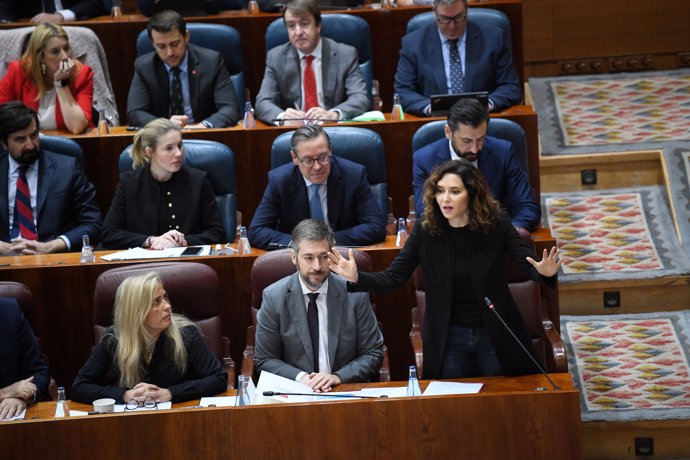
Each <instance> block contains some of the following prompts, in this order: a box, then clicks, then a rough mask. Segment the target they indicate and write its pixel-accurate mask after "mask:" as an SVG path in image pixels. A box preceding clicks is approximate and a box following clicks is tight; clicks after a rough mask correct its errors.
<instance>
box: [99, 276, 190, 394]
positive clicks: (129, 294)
mask: <svg viewBox="0 0 690 460" xmlns="http://www.w3.org/2000/svg"><path fill="white" fill-rule="evenodd" d="M162 285H163V282H162V281H161V278H160V276H159V275H158V273H156V272H149V273H146V274H144V275H138V276H130V277H129V278H126V279H125V280H124V281H123V282H122V284H120V286H119V287H118V288H117V293H116V294H115V312H114V318H113V323H114V328H113V332H112V334H113V335H114V337H115V338H116V339H117V351H116V354H115V361H116V363H117V367H118V368H119V370H120V382H119V384H120V386H124V387H128V388H133V387H134V386H135V385H136V384H137V383H140V382H141V381H142V378H143V368H142V364H143V362H144V360H143V359H142V357H143V354H144V352H145V350H146V344H147V343H150V344H151V345H153V344H154V340H153V337H151V334H150V333H149V331H148V330H147V329H146V326H145V324H144V322H145V320H146V315H148V313H149V311H150V310H151V305H152V304H153V300H154V298H155V296H156V290H157V288H158V286H162ZM187 326H193V327H196V325H195V324H194V323H192V322H191V321H190V320H188V319H187V318H186V317H184V316H182V315H178V314H174V313H173V315H172V321H171V323H170V326H168V327H167V329H165V331H163V334H165V335H167V336H168V339H170V351H171V352H172V353H171V355H172V358H173V360H174V362H175V365H176V366H177V368H178V369H179V371H180V373H184V372H185V369H186V368H187V350H186V349H185V347H184V340H183V331H182V329H183V328H186V327H187Z"/></svg>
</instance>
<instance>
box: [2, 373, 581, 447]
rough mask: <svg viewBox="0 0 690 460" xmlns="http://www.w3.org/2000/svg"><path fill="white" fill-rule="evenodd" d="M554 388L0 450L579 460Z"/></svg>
mask: <svg viewBox="0 0 690 460" xmlns="http://www.w3.org/2000/svg"><path fill="white" fill-rule="evenodd" d="M552 378H553V379H554V380H555V381H556V383H557V384H558V385H559V386H561V388H562V390H560V391H552V390H549V391H534V388H535V387H537V386H544V384H545V382H546V379H545V378H544V377H543V376H541V375H537V376H524V377H516V378H504V377H492V378H485V379H482V381H484V382H485V387H484V389H483V391H482V392H481V393H479V394H476V395H454V396H431V397H419V398H389V399H373V400H372V399H368V400H353V401H342V402H341V401H338V402H320V403H303V404H276V405H264V406H250V407H241V408H234V407H229V408H207V409H202V408H199V409H183V410H169V411H156V412H150V413H137V414H108V415H93V416H87V417H71V418H67V419H50V418H48V419H40V420H26V421H24V422H12V423H5V424H2V425H0V445H2V446H3V456H7V458H22V457H25V456H27V455H28V453H29V452H30V454H31V456H32V457H34V458H42V457H45V458H51V457H54V456H55V455H56V453H57V452H59V455H60V456H61V457H64V458H103V459H110V458H113V459H116V458H147V459H151V458H154V459H155V458H165V459H177V458H180V459H188V458H209V459H215V458H242V459H251V458H256V459H264V458H286V459H298V458H299V459H322V458H357V459H359V458H390V459H402V458H409V459H422V458H432V459H456V458H472V459H474V458H476V459H506V458H528V459H553V458H560V459H580V458H582V435H581V431H580V404H579V394H578V391H577V390H576V389H575V388H574V387H573V384H572V379H571V377H570V375H569V374H554V375H552ZM422 383H424V382H422ZM394 385H395V386H401V385H403V386H404V385H405V383H404V382H398V383H396V384H394ZM343 389H346V388H345V386H343ZM43 405H46V407H45V412H47V414H51V413H53V412H54V406H55V403H40V404H39V408H41V407H42V406H43ZM39 408H36V409H34V408H32V409H30V410H29V416H31V414H32V413H36V412H38V411H40V409H39Z"/></svg>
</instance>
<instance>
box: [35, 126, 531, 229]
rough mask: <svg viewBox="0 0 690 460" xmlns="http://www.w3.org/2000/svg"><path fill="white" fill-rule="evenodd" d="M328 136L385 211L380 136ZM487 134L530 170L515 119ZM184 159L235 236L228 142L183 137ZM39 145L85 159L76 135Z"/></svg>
mask: <svg viewBox="0 0 690 460" xmlns="http://www.w3.org/2000/svg"><path fill="white" fill-rule="evenodd" d="M444 125H445V121H443V120H438V121H432V122H430V123H427V124H425V125H423V126H422V127H421V128H419V129H418V130H417V132H416V133H415V134H414V136H413V138H412V150H413V151H415V150H418V149H420V148H422V147H424V146H425V145H427V144H430V143H432V142H434V141H436V140H437V139H440V138H441V137H443V136H444V131H443V127H444ZM326 132H327V133H328V135H329V136H330V137H331V143H332V146H333V152H332V153H333V154H334V155H336V156H338V157H342V158H346V159H348V160H350V161H354V162H355V163H359V164H361V165H363V166H364V167H365V168H366V171H367V179H368V181H369V185H370V186H371V191H372V193H373V195H374V198H375V199H376V202H377V203H378V204H379V208H380V209H381V212H382V213H384V214H385V215H387V214H388V212H389V209H390V206H389V204H388V179H387V176H386V158H385V148H384V145H383V141H382V140H381V137H380V136H379V135H378V134H377V133H376V132H374V131H372V130H370V129H366V128H358V127H352V126H338V127H327V128H326ZM487 134H488V135H489V136H493V137H498V138H500V139H505V140H508V141H510V142H512V143H513V145H514V146H515V152H516V154H517V156H518V159H519V161H520V164H521V165H522V167H523V168H524V169H525V171H527V170H528V165H527V137H526V135H525V131H524V130H523V129H522V127H521V126H520V125H518V124H517V123H515V122H513V121H511V120H507V119H504V118H494V119H492V120H491V122H490V123H489V127H488V131H487ZM291 138H292V131H290V132H285V133H282V134H280V135H279V136H278V137H277V138H276V139H275V140H274V142H273V145H272V148H271V169H275V168H277V167H278V166H281V165H283V164H286V163H289V162H291V161H292V159H291V156H290V139H291ZM183 143H184V146H185V152H186V155H185V160H184V162H185V164H186V165H187V166H190V167H193V168H197V169H201V170H203V171H206V172H207V174H208V177H209V180H210V182H211V185H212V187H213V190H214V192H215V194H216V199H217V201H218V207H219V209H220V213H221V218H222V220H223V224H224V226H225V232H226V239H227V241H234V240H235V233H236V228H237V211H238V209H237V193H238V190H237V183H236V180H235V156H234V153H233V151H232V150H231V149H230V147H228V146H226V145H224V144H221V143H219V142H214V141H205V140H197V139H186V140H184V141H183ZM41 147H42V148H43V149H46V150H50V151H53V152H57V153H63V154H67V155H71V156H74V157H77V158H80V159H83V152H82V150H81V147H80V146H79V144H78V143H77V142H75V141H74V140H71V139H68V138H64V137H59V136H41ZM131 148H132V146H131V145H130V146H129V147H127V148H126V149H125V150H124V151H123V152H122V154H121V155H120V160H119V171H120V173H123V172H126V171H130V170H131V169H132V159H131V155H130V152H131Z"/></svg>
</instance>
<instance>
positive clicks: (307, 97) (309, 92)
mask: <svg viewBox="0 0 690 460" xmlns="http://www.w3.org/2000/svg"><path fill="white" fill-rule="evenodd" d="M304 60H305V62H306V66H305V67H304V111H305V112H306V111H307V110H309V109H311V108H312V107H318V106H319V99H318V98H317V97H316V77H315V76H314V68H313V67H312V66H311V63H312V61H314V56H312V55H311V54H310V55H309V56H304Z"/></svg>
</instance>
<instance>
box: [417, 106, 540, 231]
mask: <svg viewBox="0 0 690 460" xmlns="http://www.w3.org/2000/svg"><path fill="white" fill-rule="evenodd" d="M489 118H490V117H489V111H488V110H487V108H486V106H485V105H484V104H482V103H481V102H479V101H478V100H477V99H471V98H470V99H461V100H459V101H458V102H456V103H455V104H453V106H452V107H451V108H450V110H449V111H448V122H447V124H446V126H445V133H446V137H445V138H442V139H439V140H437V141H435V142H432V143H431V144H429V145H427V146H424V147H422V148H421V149H419V150H417V151H416V152H414V159H413V166H412V168H413V170H412V187H413V188H414V199H415V208H416V213H417V216H420V218H421V216H422V213H423V212H424V201H423V194H424V192H423V189H424V181H425V180H426V178H427V177H429V174H431V170H432V169H434V167H435V166H437V165H440V164H441V163H445V162H446V161H448V160H457V159H459V158H464V159H466V160H469V161H470V162H471V163H472V164H474V166H475V167H477V168H479V170H480V171H481V172H482V175H483V176H484V178H485V179H486V181H487V182H488V183H489V187H490V188H491V194H492V195H493V196H494V198H496V199H497V200H498V201H499V203H500V204H501V207H502V208H504V209H505V210H506V211H508V214H509V215H510V218H511V220H512V223H513V226H515V227H516V228H518V229H519V228H522V229H525V230H527V231H529V232H531V231H533V230H534V229H535V227H536V226H537V225H538V224H539V220H540V219H541V209H540V208H539V206H538V205H537V203H536V201H535V200H534V192H533V191H532V187H531V185H530V183H529V178H528V177H527V173H526V172H525V170H524V169H522V166H520V162H519V160H518V158H517V156H516V154H515V147H514V146H513V144H512V143H510V142H508V141H505V140H502V139H497V138H495V137H491V136H487V135H486V130H487V128H488V126H489V121H490V120H489Z"/></svg>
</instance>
